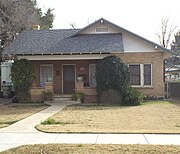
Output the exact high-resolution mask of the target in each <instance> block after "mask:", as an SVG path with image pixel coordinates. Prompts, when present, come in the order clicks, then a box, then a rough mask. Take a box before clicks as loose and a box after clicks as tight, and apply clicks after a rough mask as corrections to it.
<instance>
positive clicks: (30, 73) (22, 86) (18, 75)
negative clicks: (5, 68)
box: [11, 59, 34, 102]
mask: <svg viewBox="0 0 180 154" xmlns="http://www.w3.org/2000/svg"><path fill="white" fill-rule="evenodd" d="M11 79H12V83H13V87H14V89H15V92H16V96H17V99H18V101H19V102H28V101H29V100H30V88H31V85H32V83H33V81H34V67H33V65H32V63H31V62H30V61H28V60H27V59H21V60H16V61H15V62H14V63H13V65H12V67H11Z"/></svg>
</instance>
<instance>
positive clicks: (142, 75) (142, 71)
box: [128, 63, 153, 87]
mask: <svg viewBox="0 0 180 154" xmlns="http://www.w3.org/2000/svg"><path fill="white" fill-rule="evenodd" d="M130 65H140V85H131V86H132V87H152V81H153V80H152V63H143V64H142V63H130V64H128V67H129V66H130ZM144 65H150V66H151V67H150V68H151V84H150V85H144Z"/></svg>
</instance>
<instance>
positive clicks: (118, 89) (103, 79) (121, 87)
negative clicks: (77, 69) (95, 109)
mask: <svg viewBox="0 0 180 154" xmlns="http://www.w3.org/2000/svg"><path fill="white" fill-rule="evenodd" d="M96 81H97V86H96V91H97V103H98V104H99V103H105V102H103V101H102V95H103V93H104V92H108V91H109V90H110V91H109V92H110V93H111V91H115V92H113V95H112V96H111V97H112V99H113V96H114V94H116V93H117V96H116V98H118V97H119V100H118V102H119V104H121V103H123V102H124V99H125V97H126V91H127V89H128V87H129V83H130V75H129V69H128V66H127V65H126V64H125V63H124V62H123V61H122V60H121V59H120V58H118V57H116V56H109V57H106V58H104V59H102V60H99V61H98V62H97V65H96ZM118 95H119V96H118ZM109 96H110V95H109ZM110 99H111V98H110Z"/></svg>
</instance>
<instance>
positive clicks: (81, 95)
mask: <svg viewBox="0 0 180 154" xmlns="http://www.w3.org/2000/svg"><path fill="white" fill-rule="evenodd" d="M77 98H79V99H80V101H81V103H84V99H85V94H84V93H82V92H78V93H77Z"/></svg>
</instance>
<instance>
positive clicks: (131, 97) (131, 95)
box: [124, 87, 145, 105]
mask: <svg viewBox="0 0 180 154" xmlns="http://www.w3.org/2000/svg"><path fill="white" fill-rule="evenodd" d="M144 98H145V95H144V94H143V93H141V92H139V91H137V90H136V89H135V88H133V87H129V88H128V89H127V92H126V97H125V100H124V105H140V103H141V102H143V100H144Z"/></svg>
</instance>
